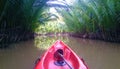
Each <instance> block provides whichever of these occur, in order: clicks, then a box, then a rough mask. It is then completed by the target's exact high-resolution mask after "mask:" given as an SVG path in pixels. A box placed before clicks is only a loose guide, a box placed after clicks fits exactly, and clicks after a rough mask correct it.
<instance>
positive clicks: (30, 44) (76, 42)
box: [0, 37, 120, 69]
mask: <svg viewBox="0 0 120 69" xmlns="http://www.w3.org/2000/svg"><path fill="white" fill-rule="evenodd" d="M56 40H62V41H63V42H65V43H66V44H67V45H68V46H70V47H71V48H72V49H73V51H74V52H75V53H77V55H79V56H80V57H82V58H83V59H84V60H85V62H86V64H87V65H88V67H89V68H90V69H120V44H119V43H110V42H104V41H99V40H89V39H81V38H73V37H36V38H35V39H34V40H29V41H25V42H20V43H16V44H12V45H10V47H9V48H7V49H0V69H33V67H34V65H35V60H36V59H37V58H38V57H40V55H42V54H43V53H44V52H45V51H46V50H47V49H48V48H49V47H50V46H51V45H52V44H53V43H54V42H55V41H56Z"/></svg>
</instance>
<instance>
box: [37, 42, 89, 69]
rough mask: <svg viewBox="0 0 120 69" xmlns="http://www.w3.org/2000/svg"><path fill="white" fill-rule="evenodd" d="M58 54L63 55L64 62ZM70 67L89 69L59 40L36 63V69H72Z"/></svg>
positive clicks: (73, 68)
mask: <svg viewBox="0 0 120 69" xmlns="http://www.w3.org/2000/svg"><path fill="white" fill-rule="evenodd" d="M56 52H60V53H62V57H63V58H64V60H63V58H61V57H59V55H58V54H56ZM58 61H59V62H58ZM64 61H66V62H67V63H66V62H64ZM68 65H70V67H72V68H71V69H88V67H87V66H86V65H85V63H84V62H83V61H82V60H81V59H80V58H79V57H78V56H77V55H76V54H75V53H74V52H73V51H72V50H71V49H70V48H69V47H68V46H67V45H66V44H64V43H63V42H62V41H60V40H58V41H56V43H55V44H53V45H52V46H51V47H50V48H49V49H48V50H47V51H46V52H45V54H44V55H43V56H42V57H41V60H40V61H38V62H37V63H36V65H35V69H70V67H69V66H68Z"/></svg>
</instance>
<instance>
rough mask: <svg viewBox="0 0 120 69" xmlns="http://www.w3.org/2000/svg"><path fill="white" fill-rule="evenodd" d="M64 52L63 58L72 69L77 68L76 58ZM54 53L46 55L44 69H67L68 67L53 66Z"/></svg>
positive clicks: (68, 52)
mask: <svg viewBox="0 0 120 69" xmlns="http://www.w3.org/2000/svg"><path fill="white" fill-rule="evenodd" d="M65 51H66V52H65V53H64V57H65V59H66V61H67V62H68V63H69V64H70V65H71V66H72V67H74V69H78V68H79V62H78V61H77V59H76V57H75V56H73V54H72V53H71V52H70V51H69V50H67V49H66V50H65ZM53 55H54V53H53V52H52V51H51V52H49V53H48V55H47V56H46V58H45V61H44V63H43V65H44V67H45V69H53V68H54V69H69V67H68V65H63V66H58V65H56V64H55V60H54V56H53Z"/></svg>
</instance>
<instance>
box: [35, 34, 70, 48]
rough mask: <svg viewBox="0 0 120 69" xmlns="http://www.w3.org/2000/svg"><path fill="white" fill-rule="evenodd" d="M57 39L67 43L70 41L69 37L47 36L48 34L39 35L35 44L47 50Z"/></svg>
mask: <svg viewBox="0 0 120 69" xmlns="http://www.w3.org/2000/svg"><path fill="white" fill-rule="evenodd" d="M57 40H62V41H63V42H65V43H68V42H69V39H68V37H62V36H59V37H57V36H56V37H55V36H51V37H46V36H44V37H43V36H37V37H36V38H35V46H36V47H38V48H39V49H42V50H47V49H48V48H49V47H50V46H51V45H52V44H54V43H55V42H56V41H57Z"/></svg>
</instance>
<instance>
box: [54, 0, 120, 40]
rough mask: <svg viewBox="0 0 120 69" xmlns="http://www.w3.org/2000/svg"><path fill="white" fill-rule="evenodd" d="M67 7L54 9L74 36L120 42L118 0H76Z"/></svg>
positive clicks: (119, 2)
mask: <svg viewBox="0 0 120 69" xmlns="http://www.w3.org/2000/svg"><path fill="white" fill-rule="evenodd" d="M67 7H68V8H69V9H63V8H56V9H57V11H58V12H59V13H60V14H61V16H62V17H63V20H64V22H65V23H66V25H67V27H68V29H69V31H71V32H74V33H76V34H75V35H74V36H78V37H84V38H92V39H102V40H107V41H115V42H120V28H119V27H120V0H76V1H75V2H74V4H73V5H68V6H67ZM78 33H79V34H78Z"/></svg>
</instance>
